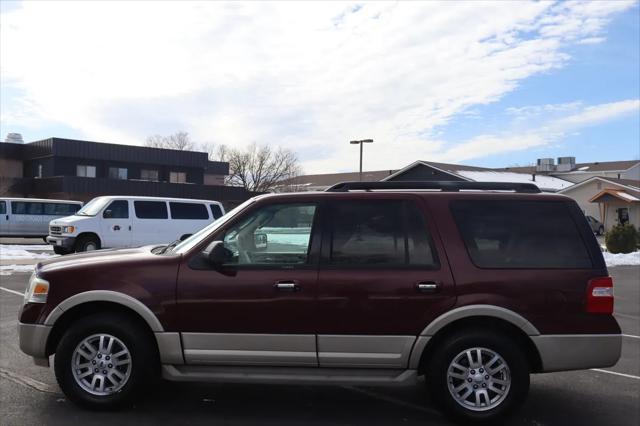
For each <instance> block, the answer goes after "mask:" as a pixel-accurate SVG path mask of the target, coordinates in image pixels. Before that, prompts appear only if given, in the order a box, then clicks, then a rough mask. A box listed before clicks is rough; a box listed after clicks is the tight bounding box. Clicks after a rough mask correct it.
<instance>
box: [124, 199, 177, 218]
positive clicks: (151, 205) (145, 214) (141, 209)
mask: <svg viewBox="0 0 640 426" xmlns="http://www.w3.org/2000/svg"><path fill="white" fill-rule="evenodd" d="M133 206H134V207H135V210H136V217H137V218H138V219H167V218H168V217H169V215H168V213H167V203H165V202H164V201H134V202H133Z"/></svg>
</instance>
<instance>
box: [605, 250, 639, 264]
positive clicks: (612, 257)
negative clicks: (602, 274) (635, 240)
mask: <svg viewBox="0 0 640 426" xmlns="http://www.w3.org/2000/svg"><path fill="white" fill-rule="evenodd" d="M602 255H603V256H604V261H605V263H606V264H607V266H621V265H638V266H640V251H634V252H632V253H615V254H614V253H609V252H604V253H602Z"/></svg>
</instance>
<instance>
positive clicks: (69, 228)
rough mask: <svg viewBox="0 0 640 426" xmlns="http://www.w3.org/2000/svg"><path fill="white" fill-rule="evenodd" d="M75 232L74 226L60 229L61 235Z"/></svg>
mask: <svg viewBox="0 0 640 426" xmlns="http://www.w3.org/2000/svg"><path fill="white" fill-rule="evenodd" d="M75 230H76V227H75V226H63V227H62V233H63V234H73V233H74V231H75Z"/></svg>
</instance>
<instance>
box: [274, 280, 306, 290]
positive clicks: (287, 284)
mask: <svg viewBox="0 0 640 426" xmlns="http://www.w3.org/2000/svg"><path fill="white" fill-rule="evenodd" d="M274 287H275V288H276V290H280V291H299V290H300V286H299V285H298V284H297V283H296V282H295V281H278V282H276V284H275V285H274Z"/></svg>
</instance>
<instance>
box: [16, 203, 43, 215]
mask: <svg viewBox="0 0 640 426" xmlns="http://www.w3.org/2000/svg"><path fill="white" fill-rule="evenodd" d="M11 210H12V211H13V214H28V215H41V214H42V203H37V202H25V201H12V202H11Z"/></svg>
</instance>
